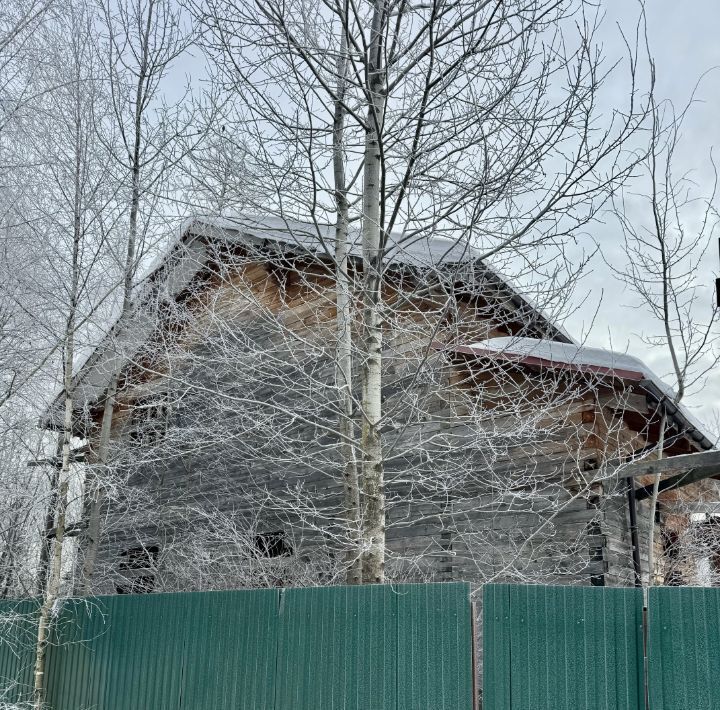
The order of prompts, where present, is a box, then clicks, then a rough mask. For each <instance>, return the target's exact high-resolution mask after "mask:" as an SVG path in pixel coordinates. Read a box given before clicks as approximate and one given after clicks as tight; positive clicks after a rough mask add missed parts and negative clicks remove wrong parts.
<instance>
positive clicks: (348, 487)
mask: <svg viewBox="0 0 720 710" xmlns="http://www.w3.org/2000/svg"><path fill="white" fill-rule="evenodd" d="M346 53H347V35H346V32H345V31H343V36H342V40H341V43H340V56H339V57H338V84H337V96H336V99H335V115H334V122H333V170H334V179H335V204H336V210H337V222H336V225H335V284H336V285H335V291H336V296H335V298H336V306H337V316H336V330H337V356H336V363H335V380H336V383H337V388H338V392H339V395H340V408H341V411H340V417H339V429H340V437H341V445H340V446H341V456H342V461H343V479H344V486H345V516H346V522H347V536H348V551H347V583H348V584H360V583H361V582H362V557H361V547H360V480H359V476H358V466H357V457H356V455H355V446H354V444H353V442H354V441H355V424H354V421H353V409H354V406H353V378H352V296H351V289H350V279H349V275H348V224H349V207H348V200H347V183H346V179H345V156H344V153H343V150H344V147H343V143H344V140H343V139H344V128H345V108H344V105H343V102H344V98H345V84H346V77H347V57H346Z"/></svg>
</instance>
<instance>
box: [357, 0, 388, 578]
mask: <svg viewBox="0 0 720 710" xmlns="http://www.w3.org/2000/svg"><path fill="white" fill-rule="evenodd" d="M386 12H387V5H386V3H385V2H383V0H376V2H375V5H374V8H373V17H372V26H371V31H370V45H369V48H368V58H367V101H368V105H367V119H366V120H367V123H366V127H365V131H366V134H365V155H364V160H363V193H362V204H363V214H362V252H363V310H362V335H363V341H364V342H363V345H364V347H363V357H364V362H363V363H362V396H363V426H362V484H363V496H364V501H363V502H364V506H363V513H364V514H363V538H364V539H363V547H364V551H365V552H364V557H363V582H366V583H377V584H380V583H382V582H383V581H384V579H385V490H384V486H385V482H384V474H383V451H382V437H381V433H380V426H381V421H382V348H383V319H382V274H383V244H382V217H381V208H380V205H381V199H382V187H381V168H382V153H381V140H380V136H381V133H382V130H383V121H384V111H385V86H386V80H385V72H384V67H383V59H384V49H385V45H384V34H385V27H386V22H387V16H386Z"/></svg>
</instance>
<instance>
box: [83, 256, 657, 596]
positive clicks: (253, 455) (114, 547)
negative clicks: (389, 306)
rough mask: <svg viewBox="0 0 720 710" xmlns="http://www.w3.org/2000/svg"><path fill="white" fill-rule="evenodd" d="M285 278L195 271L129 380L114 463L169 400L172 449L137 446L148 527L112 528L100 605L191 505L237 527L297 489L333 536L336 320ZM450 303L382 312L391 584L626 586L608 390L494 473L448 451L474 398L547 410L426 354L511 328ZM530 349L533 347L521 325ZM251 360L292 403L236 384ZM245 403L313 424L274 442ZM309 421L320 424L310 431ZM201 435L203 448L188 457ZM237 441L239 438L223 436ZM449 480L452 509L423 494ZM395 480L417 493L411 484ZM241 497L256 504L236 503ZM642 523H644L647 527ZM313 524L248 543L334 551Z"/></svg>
mask: <svg viewBox="0 0 720 710" xmlns="http://www.w3.org/2000/svg"><path fill="white" fill-rule="evenodd" d="M295 266H297V265H296V264H292V265H289V264H286V263H277V264H273V263H269V262H265V263H258V262H253V261H251V260H248V259H247V258H238V263H237V264H236V265H235V266H234V267H233V268H232V269H230V270H229V271H227V272H223V273H221V274H217V273H215V274H213V273H205V274H204V275H203V278H204V279H205V281H204V288H203V289H201V290H200V292H199V293H193V294H190V295H187V297H186V298H185V300H184V305H185V307H186V308H187V313H189V317H188V318H187V320H186V321H185V322H184V324H182V325H179V326H177V327H174V328H167V327H165V328H161V329H159V331H158V332H156V333H155V335H154V338H153V343H152V345H153V347H154V349H155V352H154V353H153V354H152V357H151V358H150V359H146V360H142V359H138V360H137V362H136V364H135V366H134V367H132V368H131V369H130V370H129V371H128V373H127V376H126V381H125V387H124V389H123V390H122V392H121V393H120V396H119V401H120V407H119V410H118V413H117V415H116V417H115V418H114V422H113V432H112V437H113V442H114V445H115V446H116V449H117V451H118V457H119V458H118V460H119V461H120V464H119V465H120V466H122V451H123V450H129V451H130V452H131V453H132V450H133V447H135V448H137V445H136V444H134V443H133V442H132V441H131V440H130V438H129V436H130V431H131V425H132V409H133V405H134V404H136V403H137V402H138V401H140V400H141V399H142V398H147V397H148V396H153V395H154V394H156V393H158V392H162V393H165V394H167V396H169V398H170V401H175V399H176V398H177V406H174V405H171V406H172V414H171V419H172V421H171V427H170V431H169V433H168V435H167V439H166V440H165V441H164V442H160V443H154V444H152V445H150V446H148V447H146V448H147V450H146V451H143V452H142V453H143V455H144V456H146V458H147V460H146V463H144V464H143V465H137V463H136V462H135V463H133V464H132V478H131V482H132V483H133V484H134V487H135V489H136V491H137V495H138V497H139V498H140V497H142V495H143V492H144V493H147V494H148V495H151V496H152V499H153V505H154V506H155V508H156V511H155V513H154V515H153V518H152V520H145V519H142V518H137V517H133V515H132V514H127V515H116V516H114V517H110V518H109V519H108V523H107V528H106V535H105V539H104V541H103V546H102V549H101V553H100V563H99V564H100V565H101V566H104V570H105V573H102V572H101V574H100V575H99V578H101V579H103V580H104V581H103V584H104V585H105V587H104V588H102V589H98V590H97V591H99V592H114V591H115V589H114V588H113V587H115V586H116V579H117V575H115V576H114V573H113V570H114V569H115V568H116V567H117V564H118V560H119V559H120V558H119V556H120V553H121V552H122V551H123V550H127V549H130V548H132V547H135V546H137V545H138V544H139V543H142V544H145V545H150V544H157V545H159V547H160V548H161V549H162V548H163V546H165V545H167V544H168V542H170V541H172V540H173V539H174V538H176V537H177V536H179V535H181V534H183V533H184V532H188V533H192V532H193V528H194V527H196V526H199V525H201V524H202V519H201V516H196V517H194V516H195V513H192V514H191V515H190V518H188V507H187V505H188V504H190V503H192V504H193V505H194V506H197V501H200V500H204V501H206V502H207V504H208V506H209V507H211V508H217V509H218V510H221V511H224V512H225V513H227V514H228V515H231V516H237V518H238V519H242V517H243V516H252V515H256V514H257V510H258V508H257V506H258V500H259V499H260V498H262V494H263V491H268V492H269V493H272V494H273V495H276V496H278V498H279V499H282V497H283V496H291V495H292V494H293V493H292V492H293V491H295V492H297V491H298V490H302V493H303V495H304V496H306V497H307V498H308V499H311V500H312V501H313V504H314V505H315V506H316V507H317V508H318V510H319V511H320V512H321V517H324V518H326V519H328V520H330V521H331V522H330V523H329V525H328V528H329V529H328V531H327V532H328V534H329V536H332V532H333V530H332V520H333V519H335V520H339V519H340V518H341V516H342V496H343V483H342V480H341V478H340V477H339V475H337V471H338V468H339V457H338V452H337V440H336V437H334V436H333V434H332V428H333V426H334V423H335V421H336V420H337V411H336V408H335V405H334V402H333V401H332V398H331V397H330V395H329V394H328V391H326V389H325V388H326V386H327V385H331V384H332V382H333V378H334V365H333V361H332V352H331V349H328V348H332V338H331V337H330V335H331V333H332V328H333V327H334V319H335V303H334V294H333V282H332V279H331V278H330V276H329V275H328V273H327V270H326V269H324V268H321V267H319V266H317V265H313V264H307V263H305V264H302V273H301V272H300V271H299V270H297V269H296V268H295ZM291 267H292V268H291ZM399 297H400V294H399V291H398V290H397V289H396V290H395V291H392V290H391V289H390V287H388V292H387V293H386V298H387V299H388V300H391V301H392V300H393V299H398V298H399ZM446 301H447V295H446V294H443V293H442V292H438V293H437V294H429V295H427V296H425V297H424V298H423V299H419V300H415V301H412V302H410V301H408V302H407V303H406V304H405V305H404V307H403V308H402V309H401V311H400V313H399V314H396V315H395V318H396V319H397V321H398V322H399V323H401V324H402V327H401V328H400V327H397V328H394V329H390V330H389V331H388V334H387V340H386V343H385V351H384V353H383V355H384V367H385V377H386V386H385V392H384V401H385V403H384V406H385V409H386V411H388V412H393V413H394V414H393V416H392V417H391V420H390V422H389V423H388V428H387V431H386V432H385V433H384V436H385V445H386V448H387V451H388V452H389V455H388V458H387V460H386V462H385V466H386V480H387V496H388V529H387V545H388V549H389V553H390V555H389V561H388V566H387V572H388V577H389V578H390V579H398V580H403V581H420V580H466V581H470V582H472V583H473V584H474V585H476V587H477V586H480V585H482V584H483V583H485V582H487V581H494V582H504V581H533V582H541V583H558V582H560V583H569V584H581V585H588V584H591V583H598V580H601V581H602V583H605V584H611V585H614V584H628V583H629V582H630V581H631V576H632V555H631V549H630V544H629V533H628V530H627V527H628V524H627V506H626V499H625V494H624V490H622V489H621V488H620V487H618V485H617V484H616V483H614V482H611V483H607V482H601V481H598V482H597V483H595V482H594V479H593V476H594V475H596V474H594V473H593V471H595V469H596V468H597V467H598V466H600V465H602V462H604V461H605V460H608V459H611V458H613V457H617V456H619V455H626V454H628V453H630V452H631V451H633V450H636V449H638V448H640V447H641V446H643V445H644V444H645V443H646V442H645V440H644V439H643V437H642V436H641V435H640V434H638V433H637V432H634V431H633V430H631V429H630V428H629V427H628V426H627V425H626V424H625V423H624V422H623V420H622V416H621V414H620V415H619V414H618V411H617V409H616V408H614V406H613V403H614V402H616V400H617V393H615V392H613V389H612V386H611V385H606V386H605V387H604V389H603V396H604V398H605V399H604V400H603V401H602V402H599V401H598V400H597V399H596V398H594V397H592V396H590V394H589V393H587V392H585V393H583V394H582V395H581V396H579V397H578V399H576V400H572V399H571V398H570V399H569V400H568V401H566V402H565V403H564V404H563V405H562V406H561V407H559V408H557V409H556V410H552V411H551V410H550V409H548V413H547V416H548V418H549V423H550V424H552V427H551V428H552V434H551V435H549V436H548V437H547V439H546V440H545V441H542V442H540V443H539V444H538V443H533V442H530V441H526V442H518V443H517V444H515V445H504V446H502V447H499V449H500V451H499V452H498V455H496V456H495V455H493V456H490V457H489V459H488V457H487V456H485V455H484V452H482V451H480V450H478V447H477V446H476V445H473V447H468V450H467V451H463V450H462V447H460V446H458V444H459V443H462V442H463V441H468V442H471V441H473V440H474V438H475V437H476V436H477V435H478V431H480V430H481V428H482V426H483V424H482V416H480V414H481V413H479V412H473V406H474V405H473V397H474V396H475V393H476V392H478V391H479V390H480V388H481V387H482V388H483V392H484V393H485V396H486V397H489V396H502V395H503V386H504V387H509V386H512V387H515V388H517V391H524V392H525V394H526V396H528V397H536V398H537V399H538V401H539V402H542V400H543V398H546V399H548V398H549V395H548V394H547V392H543V391H537V392H528V387H529V385H528V382H527V380H526V379H524V376H523V374H522V371H521V370H520V369H515V370H514V371H511V372H506V373H504V374H503V377H504V378H505V379H504V380H503V385H502V386H500V385H498V387H497V388H495V389H493V386H492V384H493V382H492V378H493V376H494V375H493V373H488V372H484V371H483V370H482V369H479V368H478V367H476V366H475V364H474V363H472V362H467V361H463V360H461V359H458V360H456V361H454V362H450V361H448V359H447V358H446V357H445V356H444V354H443V353H442V352H439V351H437V350H434V349H431V348H429V347H428V343H429V342H430V338H429V333H430V332H432V340H434V341H439V342H440V343H443V342H452V341H453V339H457V338H463V339H464V340H465V342H473V341H478V340H482V339H484V338H487V337H494V336H499V335H507V334H508V333H509V332H512V331H517V329H518V328H517V324H516V323H512V327H511V325H510V323H509V322H505V323H497V322H495V321H493V320H492V319H491V318H490V317H489V315H490V313H491V311H492V310H493V309H494V308H496V307H497V304H493V305H492V308H491V307H489V306H488V304H486V303H483V302H481V301H480V300H479V299H475V300H473V299H471V298H460V299H457V302H456V304H455V306H456V307H454V308H452V309H451V310H452V318H448V315H447V309H446V308H445V305H446ZM508 308H509V306H508ZM188 321H191V324H190V325H188V324H187V323H188ZM527 334H528V335H533V336H534V337H540V335H541V334H540V333H537V332H535V331H533V330H532V328H530V329H529V331H528V333H527ZM230 336H232V337H233V338H236V341H235V342H234V343H233V347H234V348H235V349H234V350H233V354H234V355H236V356H237V357H236V358H235V359H234V360H233V361H232V362H226V361H224V360H223V357H222V354H223V352H222V351H223V347H224V346H223V337H230ZM243 343H245V344H246V345H247V347H246V348H245V351H246V355H243V352H244V351H243V348H244V346H243ZM261 353H266V354H272V358H273V363H272V367H270V366H268V367H267V369H266V370H265V371H266V372H273V373H274V374H275V375H276V377H277V378H281V377H284V378H286V379H287V380H288V381H290V380H292V381H295V382H299V383H301V384H302V386H303V388H304V389H303V391H302V393H301V395H300V396H301V397H302V402H299V401H298V396H299V395H298V393H297V392H296V391H293V390H291V389H288V388H286V387H284V386H283V382H282V379H275V380H274V381H271V380H267V379H264V378H263V377H259V378H257V380H256V381H251V379H252V378H250V379H241V380H240V381H238V373H242V368H243V363H244V362H247V364H248V366H252V367H258V368H259V370H260V371H263V363H262V362H255V361H251V358H253V357H257V356H258V354H261ZM243 357H245V358H247V360H246V361H244V360H243ZM421 361H423V362H425V365H424V367H425V368H426V369H427V377H425V378H423V379H422V381H420V382H418V381H416V380H414V379H412V378H411V375H413V373H415V371H416V369H417V366H418V363H419V362H421ZM208 363H210V364H208ZM187 381H192V382H193V383H194V385H195V386H196V387H200V388H205V389H206V390H207V391H211V392H216V393H217V392H224V393H226V394H227V402H226V404H224V405H223V407H224V408H223V409H222V412H221V413H218V412H213V411H209V410H208V409H207V404H205V405H203V396H202V392H200V393H199V394H197V395H193V394H187V392H185V390H187V388H186V387H184V386H183V382H187ZM508 383H511V384H508ZM548 384H554V385H555V386H556V387H557V388H558V392H560V393H561V392H563V389H562V388H563V387H565V385H563V384H562V382H554V383H552V382H549V381H548ZM409 387H411V388H412V389H411V390H409V389H408V388H409ZM328 389H331V388H328ZM247 400H252V401H253V402H255V403H262V402H272V403H273V404H274V405H275V406H276V407H285V408H288V409H292V408H294V407H298V406H300V407H302V406H310V403H311V404H312V407H313V417H314V423H313V421H310V422H308V421H301V420H297V421H291V420H290V419H288V420H282V423H283V425H284V427H285V428H284V432H283V433H284V440H283V441H272V440H269V439H268V432H270V431H272V426H273V424H272V423H270V424H268V428H267V429H266V430H265V431H263V429H262V426H260V425H258V417H257V416H256V415H258V414H259V413H260V410H261V409H262V408H261V407H259V406H255V407H254V408H251V411H244V410H243V407H242V406H241V405H240V404H239V403H240V402H242V401H247ZM235 401H237V402H238V404H234V402H235ZM204 407H205V408H204ZM264 414H265V416H267V417H268V418H269V419H272V416H274V415H271V414H268V413H267V412H266V413H264ZM322 421H327V422H328V423H329V425H330V426H329V427H328V428H327V429H326V428H323V427H318V425H317V422H322ZM540 423H541V422H540ZM203 424H204V428H202V431H201V432H200V434H201V435H202V437H204V439H203V441H202V445H201V446H198V445H195V446H191V445H190V443H191V440H192V439H193V436H194V433H197V431H198V427H201V426H202V425H203ZM214 426H215V427H216V428H215V429H214V430H213V427H214ZM234 431H235V432H240V433H242V436H233V435H232V432H234ZM227 433H229V434H230V435H227V436H226V434H227ZM196 438H198V437H196ZM421 441H422V442H423V447H422V450H420V448H419V447H418V443H419V442H421ZM296 454H297V455H296ZM309 454H313V456H310V455H309ZM129 459H130V457H128V460H129ZM458 467H464V470H467V471H471V472H472V475H470V476H462V477H461V479H460V480H461V481H462V486H463V490H462V491H461V495H456V496H455V497H453V498H452V500H449V499H448V496H447V495H446V492H445V491H443V488H442V485H438V487H437V489H434V488H433V486H432V485H430V483H431V482H432V481H433V479H434V478H436V479H438V480H447V481H452V474H453V471H454V470H457V468H458ZM408 470H413V471H414V475H415V476H416V478H417V480H416V481H409V480H407V478H408V477H407V475H406V474H407V471H408ZM443 477H444V478H443ZM530 479H531V480H530ZM498 481H502V483H501V484H498ZM538 482H540V485H539V484H538ZM252 490H255V491H258V495H257V496H249V497H248V491H252ZM494 490H495V492H493V491H494ZM498 490H499V492H498ZM120 509H122V505H121V506H120ZM128 510H131V505H130V504H128ZM191 510H192V509H191ZM645 517H646V516H644V515H643V514H642V513H641V518H642V519H643V521H644V520H645ZM308 522H311V521H308V520H307V519H305V520H303V516H302V515H296V514H293V513H292V512H288V511H278V510H274V509H273V508H272V506H269V507H268V509H267V510H266V511H264V512H263V513H262V514H261V515H260V518H259V520H258V525H260V528H262V529H260V528H258V530H260V531H261V532H263V531H273V530H276V529H282V530H285V531H287V533H288V535H290V537H291V538H292V541H293V549H294V552H295V554H296V555H298V556H300V555H306V556H307V559H308V560H312V559H313V555H314V554H317V555H320V554H322V555H327V554H331V553H332V550H331V549H330V548H331V547H332V545H331V544H330V543H328V537H327V536H323V535H322V534H320V533H319V531H318V530H317V529H314V526H313V525H312V524H308ZM641 535H642V532H641ZM328 551H329V552H328ZM171 562H172V560H167V570H166V576H165V577H162V575H160V579H161V582H160V587H161V588H162V585H163V584H164V585H166V587H167V588H172V587H173V585H174V584H176V583H178V582H177V579H176V578H175V577H174V576H173V573H172V564H171ZM273 564H277V565H282V561H279V562H277V563H273ZM162 580H164V581H162ZM290 581H291V582H292V580H290ZM335 581H340V580H335Z"/></svg>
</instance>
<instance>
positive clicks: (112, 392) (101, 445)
mask: <svg viewBox="0 0 720 710" xmlns="http://www.w3.org/2000/svg"><path fill="white" fill-rule="evenodd" d="M154 7H155V5H154V3H152V2H150V3H149V5H148V12H147V18H146V21H145V25H144V28H143V34H142V40H141V41H142V53H141V56H140V66H139V71H138V77H137V85H136V91H135V115H134V117H133V142H132V150H131V152H130V155H129V159H130V161H129V162H130V166H129V167H130V175H131V184H132V189H131V194H130V205H129V207H130V216H129V225H128V240H127V251H126V254H125V265H124V274H123V301H122V310H121V313H120V317H119V319H120V320H123V319H125V318H127V316H128V315H129V313H130V309H131V306H132V285H133V279H134V276H135V271H136V268H137V263H136V262H137V243H138V216H139V213H140V197H141V185H140V169H141V164H142V119H143V111H144V108H145V106H146V105H147V78H148V66H149V58H150V57H149V52H150V36H151V32H152V29H153V18H154V15H153V8H154ZM121 370H122V367H119V368H117V369H116V370H115V371H114V372H113V373H112V377H111V379H110V382H109V384H108V387H107V391H106V396H105V405H104V407H103V416H102V423H101V425H100V438H99V442H98V449H97V453H96V456H97V461H98V464H99V470H100V472H101V476H104V475H106V473H107V463H108V447H109V444H110V434H111V432H112V420H113V416H114V413H115V396H116V394H117V386H118V381H119V379H120V373H121ZM101 476H100V477H99V476H98V475H97V474H91V479H90V482H89V486H88V493H86V495H88V497H89V504H88V505H87V506H86V507H87V510H88V517H87V523H88V527H87V533H86V535H85V538H84V543H85V544H84V548H85V549H84V556H83V558H84V559H83V569H82V593H83V594H84V595H88V594H90V593H91V592H92V580H93V575H94V574H95V567H96V564H97V552H98V547H99V545H100V533H101V530H100V513H101V510H102V505H103V500H104V494H103V487H102V480H101Z"/></svg>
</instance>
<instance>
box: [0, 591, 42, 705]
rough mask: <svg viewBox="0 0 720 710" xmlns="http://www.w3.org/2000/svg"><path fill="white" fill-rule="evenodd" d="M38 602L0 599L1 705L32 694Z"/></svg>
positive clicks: (15, 701) (25, 698)
mask: <svg viewBox="0 0 720 710" xmlns="http://www.w3.org/2000/svg"><path fill="white" fill-rule="evenodd" d="M38 606H39V605H38V602H37V601H33V600H28V601H0V706H3V705H12V704H13V703H19V702H22V701H24V700H28V699H29V698H30V697H31V696H32V688H33V668H34V665H35V644H36V641H37V621H36V620H37V614H38Z"/></svg>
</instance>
